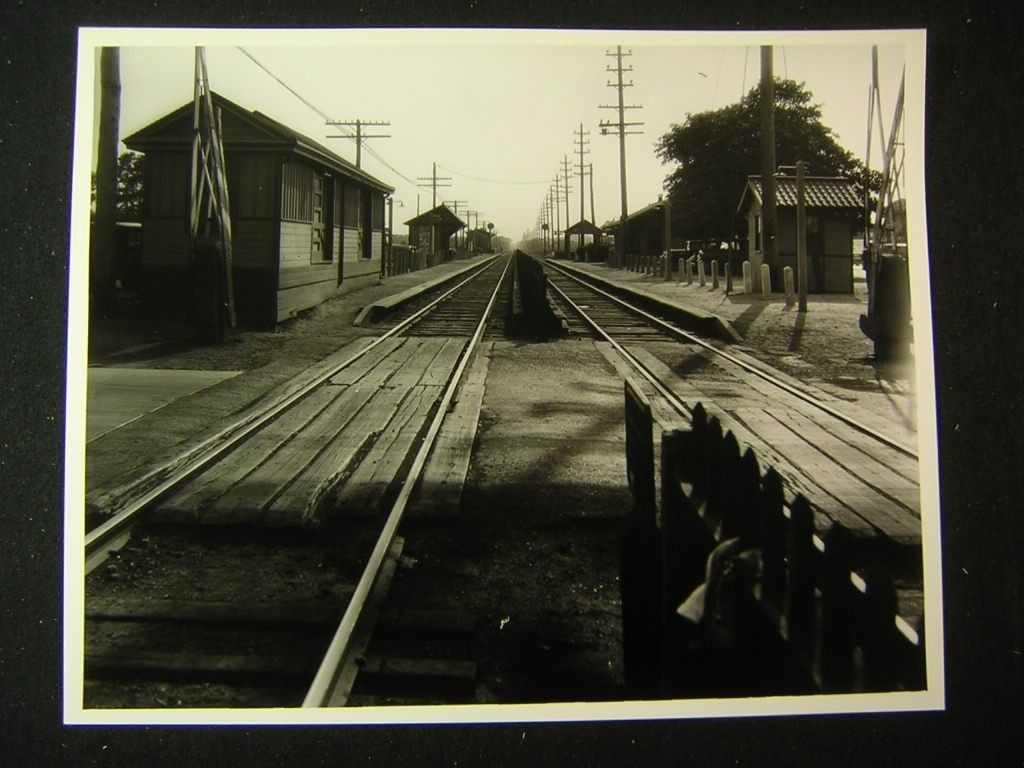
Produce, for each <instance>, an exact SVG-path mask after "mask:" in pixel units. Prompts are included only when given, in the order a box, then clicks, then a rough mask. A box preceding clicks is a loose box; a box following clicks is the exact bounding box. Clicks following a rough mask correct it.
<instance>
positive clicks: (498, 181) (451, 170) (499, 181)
mask: <svg viewBox="0 0 1024 768" xmlns="http://www.w3.org/2000/svg"><path fill="white" fill-rule="evenodd" d="M437 167H438V168H440V169H441V170H443V171H448V173H454V174H455V175H456V176H464V177H466V178H467V179H473V180H474V181H486V182H488V183H491V184H525V185H530V184H547V183H548V180H547V179H537V180H536V181H522V180H512V179H489V178H487V177H486V176H475V175H473V174H472V173H465V172H463V171H458V170H456V169H454V168H449V167H448V166H445V165H441V164H440V163H438V164H437Z"/></svg>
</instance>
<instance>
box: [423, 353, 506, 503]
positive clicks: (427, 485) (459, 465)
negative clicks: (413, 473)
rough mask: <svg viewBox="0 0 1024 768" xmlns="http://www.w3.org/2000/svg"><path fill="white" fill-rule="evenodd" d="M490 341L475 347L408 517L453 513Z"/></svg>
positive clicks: (475, 420)
mask: <svg viewBox="0 0 1024 768" xmlns="http://www.w3.org/2000/svg"><path fill="white" fill-rule="evenodd" d="M492 346H493V345H492V344H491V343H490V342H487V343H485V344H484V345H481V347H480V348H478V350H477V352H476V355H475V357H474V358H473V360H472V362H471V363H470V364H469V367H468V368H467V370H466V373H465V376H464V379H463V381H462V384H461V385H460V387H459V391H458V393H457V394H456V398H457V399H456V402H455V406H454V408H452V410H451V412H450V413H449V414H448V415H447V416H446V417H445V420H444V424H443V425H442V426H441V430H440V431H439V432H438V435H437V440H436V441H435V442H434V447H433V449H431V452H430V456H429V458H428V459H427V463H426V465H425V466H424V468H423V473H422V474H421V476H420V482H419V488H418V489H417V495H416V497H415V500H414V502H413V505H412V508H411V509H410V511H409V513H410V515H440V514H457V513H458V511H459V505H460V503H461V501H462V490H463V487H464V486H465V483H466V475H467V474H468V472H469V464H470V459H471V458H472V452H473V441H474V440H475V439H476V430H477V425H478V423H479V420H480V406H481V404H482V403H483V398H484V391H485V388H486V382H487V369H488V365H489V362H490V350H491V347H492ZM460 351H461V347H460Z"/></svg>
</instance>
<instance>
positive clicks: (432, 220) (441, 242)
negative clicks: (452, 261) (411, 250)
mask: <svg viewBox="0 0 1024 768" xmlns="http://www.w3.org/2000/svg"><path fill="white" fill-rule="evenodd" d="M405 223H406V225H407V226H408V227H409V245H411V246H413V247H415V248H419V250H420V252H421V253H426V254H427V266H431V267H432V266H434V265H436V264H440V263H441V262H443V261H448V260H449V254H448V241H449V240H450V239H451V236H452V235H454V234H455V233H456V232H458V231H459V230H460V229H462V228H464V227H465V226H466V223H465V222H464V221H463V220H462V219H460V218H459V217H458V216H456V215H455V214H454V213H452V211H451V209H450V208H449V207H448V206H447V205H445V204H444V203H441V205H439V206H437V207H436V208H431V209H430V210H429V211H426V212H425V213H421V214H420V215H419V216H416V217H414V218H411V219H409V220H408V221H407V222H405Z"/></svg>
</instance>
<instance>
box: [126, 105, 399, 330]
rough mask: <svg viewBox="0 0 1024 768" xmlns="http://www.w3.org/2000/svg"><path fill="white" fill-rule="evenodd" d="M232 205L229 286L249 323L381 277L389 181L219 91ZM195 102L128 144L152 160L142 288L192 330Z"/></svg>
mask: <svg viewBox="0 0 1024 768" xmlns="http://www.w3.org/2000/svg"><path fill="white" fill-rule="evenodd" d="M212 98H213V106H214V108H215V109H216V110H218V112H219V114H220V121H221V126H222V130H221V136H222V137H223V142H224V155H225V166H226V171H227V186H228V190H229V196H230V201H231V221H232V231H233V257H232V270H231V279H232V281H233V286H234V296H235V306H236V311H237V315H238V320H239V322H240V323H242V324H244V325H247V326H252V327H262V328H267V327H273V326H274V325H276V324H277V323H279V322H281V321H282V320H286V319H287V318H289V317H293V316H295V315H296V314H297V313H299V312H301V311H303V310H305V309H309V308H311V307H314V306H316V305H317V304H320V303H321V302H323V301H324V300H326V299H328V298H330V297H332V296H334V295H336V294H338V293H342V292H345V291H348V290H351V289H353V288H357V287H359V286H362V285H368V284H372V283H375V282H376V281H377V280H378V279H379V276H380V273H381V259H382V256H383V249H384V239H385V238H384V231H385V217H384V208H385V200H386V198H387V197H388V196H389V195H390V194H391V193H392V192H393V191H394V189H393V188H392V187H390V186H388V185H387V184H385V183H383V182H381V181H379V180H378V179H375V178H374V177H373V176H371V175H369V174H368V173H366V172H364V171H362V170H360V169H359V168H356V167H355V166H354V165H352V164H351V163H349V162H348V161H347V160H344V159H343V158H341V157H339V156H338V155H336V154H335V153H333V152H331V151H330V150H329V149H327V148H326V147H324V146H322V145H320V144H318V143H317V142H315V141H313V140H312V139H309V138H307V137H306V136H303V135H301V134H299V133H297V132H296V131H294V130H292V129H291V128H288V127H287V126H285V125H283V124H282V123H279V122H277V121H276V120H273V119H271V118H269V117H267V116H266V115H263V114H261V113H260V112H254V111H249V110H247V109H245V108H244V107H241V106H239V105H237V104H234V103H233V102H231V101H229V100H228V99H225V98H224V97H223V96H220V95H219V94H216V93H214V94H212ZM192 121H193V104H192V102H189V103H187V104H184V105H183V106H181V107H180V108H179V109H176V110H174V111H173V112H171V113H169V114H167V115H165V116H164V117H162V118H160V119H159V120H157V121H156V122H154V123H152V124H151V125H148V126H146V127H145V128H143V129H141V130H139V131H137V132H136V133H134V134H132V135H131V136H129V137H127V138H126V139H125V140H124V143H125V145H126V146H127V147H128V148H129V149H133V150H136V151H139V152H143V153H145V155H146V161H145V174H144V180H143V212H142V232H143V235H142V240H143V243H142V258H141V263H140V275H139V281H140V291H141V294H142V296H143V298H144V300H145V302H146V306H147V307H149V310H150V312H151V313H153V314H154V315H155V316H157V317H160V318H162V319H168V320H175V321H181V322H187V321H188V320H189V317H188V313H189V307H190V304H191V297H192V295H193V292H194V290H195V285H194V284H193V282H194V280H195V275H194V270H193V264H192V255H191V253H190V249H189V191H190V188H189V185H190V173H191V171H190V169H191V163H192V157H191V148H192V134H193V124H192Z"/></svg>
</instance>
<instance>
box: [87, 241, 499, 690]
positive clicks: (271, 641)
mask: <svg viewBox="0 0 1024 768" xmlns="http://www.w3.org/2000/svg"><path fill="white" fill-rule="evenodd" d="M508 264H509V259H507V258H505V259H502V258H497V259H495V260H493V261H492V262H489V263H488V264H486V265H485V266H483V267H482V268H481V269H480V270H478V271H476V272H475V273H474V274H473V275H472V276H470V277H468V278H466V279H465V280H462V281H461V282H460V283H459V284H458V285H456V286H455V287H454V288H452V289H450V290H448V291H446V292H445V293H444V294H443V295H441V296H439V297H437V298H435V299H434V300H432V301H431V302H430V303H429V304H427V305H426V306H423V307H420V308H418V309H417V310H416V311H415V312H414V313H412V314H409V316H408V317H405V318H402V319H400V320H398V321H396V322H394V323H393V325H392V327H391V328H390V330H388V331H387V332H386V333H384V334H382V335H381V336H380V337H377V338H375V339H372V340H368V339H363V340H360V341H358V342H355V343H354V344H353V345H351V346H350V347H349V348H346V350H344V351H342V352H341V353H339V355H338V358H339V361H338V362H337V364H335V365H331V366H329V367H328V368H327V369H326V370H324V371H322V372H321V373H319V374H318V375H316V376H315V377H313V379H312V380H311V381H310V382H309V383H308V384H306V385H303V386H301V387H297V388H295V389H294V390H293V391H291V392H288V393H286V394H285V395H284V396H283V397H281V398H279V399H278V400H277V401H275V402H274V403H272V404H270V405H269V406H268V407H265V408H261V409H260V410H259V411H258V412H255V413H252V414H249V415H247V416H246V417H244V418H242V419H240V420H239V421H238V422H236V423H234V424H232V425H230V426H228V427H226V428H224V429H223V430H221V431H219V432H218V433H217V434H216V435H215V436H213V437H212V438H210V439H208V440H207V441H205V442H204V443H203V444H202V445H200V446H199V447H198V448H196V449H193V450H192V451H191V452H190V453H189V454H188V455H186V456H183V457H180V458H178V459H177V460H175V461H172V462H169V463H168V464H166V465H163V466H161V467H157V468H155V469H154V470H153V471H152V472H151V473H149V475H147V477H145V478H143V479H142V480H141V481H137V482H136V484H135V487H134V489H131V488H129V489H120V490H119V492H118V493H116V494H112V496H111V498H112V499H116V500H121V504H120V508H118V509H117V510H116V511H115V512H114V514H113V515H112V517H111V518H110V519H109V520H107V521H106V522H104V523H103V524H101V525H100V526H98V527H97V528H95V529H94V530H93V531H91V532H90V533H89V534H88V535H87V538H86V553H85V554H86V564H87V573H88V572H91V571H93V570H95V569H97V568H98V566H100V565H101V564H104V563H105V568H103V569H102V570H98V571H97V572H96V573H93V574H91V575H90V576H89V577H88V579H87V582H86V625H85V639H86V660H85V677H86V703H87V706H97V707H104V706H117V707H124V706H128V707H130V706H150V707H152V706H179V705H180V706H296V705H297V704H299V703H300V702H301V703H302V704H303V706H308V707H315V706H338V705H341V704H344V703H345V700H346V698H347V696H348V692H349V690H350V689H351V686H352V683H353V679H354V676H355V672H356V667H355V666H354V659H355V657H356V656H357V655H358V653H359V650H358V649H359V648H361V647H364V646H365V643H366V640H367V637H368V634H367V633H368V631H369V630H368V627H369V626H370V624H372V620H373V619H374V618H376V617H375V615H374V614H375V612H376V611H377V610H378V609H379V603H380V600H381V597H380V595H381V594H382V591H383V589H384V587H385V586H386V582H387V581H388V579H389V578H390V573H391V572H393V570H394V569H395V568H397V567H399V566H400V564H401V562H402V559H401V545H402V540H401V538H400V537H399V536H398V529H399V525H400V523H401V520H402V517H403V514H404V512H405V509H406V506H407V505H408V502H409V499H410V495H411V494H412V492H413V489H414V487H415V485H416V479H417V478H418V477H419V476H420V474H421V473H422V472H423V471H424V469H425V468H426V467H428V460H429V457H430V451H431V447H432V445H433V444H434V442H435V439H437V438H438V435H439V434H440V433H442V428H443V425H444V421H445V417H446V415H447V414H448V412H449V410H450V408H451V406H452V404H453V400H454V398H455V396H456V392H457V390H458V388H459V384H460V382H461V381H462V380H463V378H464V374H465V372H466V371H467V368H468V367H469V365H470V363H471V361H472V360H473V357H474V352H475V350H476V347H477V345H478V343H479V342H480V340H481V339H482V338H483V336H484V335H485V332H486V330H487V327H488V323H489V320H490V318H491V315H492V314H493V310H494V307H495V304H496V303H497V301H498V295H499V288H500V286H501V285H503V281H504V278H505V276H506V273H507V272H508ZM457 297H465V298H464V300H463V299H462V298H457ZM464 304H468V305H471V306H472V307H473V309H472V311H470V310H466V309H463V308H462V306H463V305H464ZM434 312H443V313H444V314H443V315H442V318H443V319H441V320H439V321H437V320H429V318H430V316H431V314H432V313H434ZM473 314H475V325H474V328H473V330H472V331H470V332H468V333H463V332H462V331H464V330H465V329H466V328H468V326H469V324H470V321H471V315H473ZM423 322H433V323H434V324H435V327H437V328H443V329H444V331H443V333H444V336H443V337H439V336H434V335H432V334H430V333H422V332H417V331H415V330H413V329H414V328H415V326H416V325H417V324H419V323H423ZM456 326H457V328H458V329H459V331H458V332H457V331H456ZM237 524H242V525H237ZM126 542H127V543H126ZM120 546H123V549H120V551H117V550H118V548H119V547H120ZM112 553H114V554H113V556H112ZM239 595H244V596H245V599H244V600H239ZM421 618H422V617H414V616H410V615H408V614H406V615H404V616H401V617H393V616H392V617H389V616H387V615H386V613H385V616H384V619H383V624H384V625H386V626H388V625H391V626H398V627H405V628H408V627H409V626H410V625H413V626H415V625H416V624H417V622H419V623H420V624H422V621H421ZM360 644H362V645H360ZM325 648H326V650H325ZM451 668H452V665H449V671H451ZM371 671H372V670H371ZM462 672H465V670H462ZM311 681H312V682H311Z"/></svg>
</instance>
